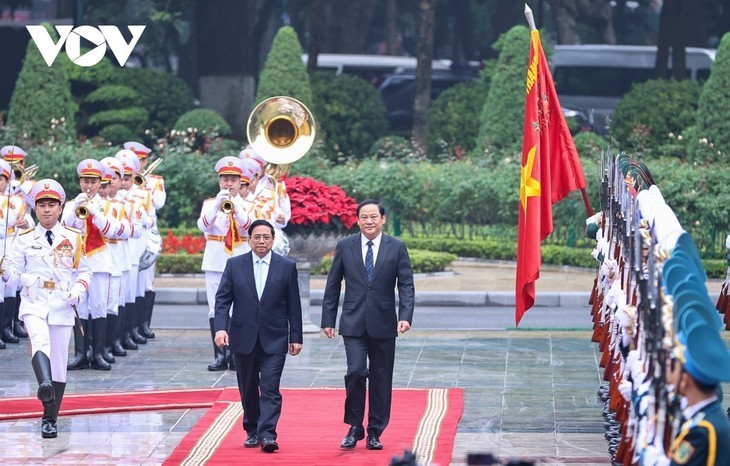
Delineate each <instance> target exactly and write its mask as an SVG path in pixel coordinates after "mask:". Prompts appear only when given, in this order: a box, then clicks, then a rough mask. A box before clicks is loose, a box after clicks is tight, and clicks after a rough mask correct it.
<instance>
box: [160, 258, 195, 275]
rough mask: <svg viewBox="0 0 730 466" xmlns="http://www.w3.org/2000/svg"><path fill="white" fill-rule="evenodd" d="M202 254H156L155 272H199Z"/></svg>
mask: <svg viewBox="0 0 730 466" xmlns="http://www.w3.org/2000/svg"><path fill="white" fill-rule="evenodd" d="M202 266H203V255H202V254H160V255H159V256H157V264H156V268H157V270H156V271H157V273H181V274H182V273H200V268H201V267H202Z"/></svg>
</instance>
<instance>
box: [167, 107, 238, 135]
mask: <svg viewBox="0 0 730 466" xmlns="http://www.w3.org/2000/svg"><path fill="white" fill-rule="evenodd" d="M172 128H173V129H174V130H176V131H187V129H188V128H193V129H196V128H197V132H198V134H199V135H201V136H204V135H205V134H211V133H213V134H215V135H216V136H223V137H225V136H228V135H230V134H231V125H229V124H228V122H226V120H225V119H224V118H223V117H222V116H220V114H219V113H218V112H216V111H215V110H212V109H210V108H195V109H193V110H188V111H187V112H185V113H183V114H182V115H181V116H180V118H178V119H177V121H176V122H175V125H174V126H173V127H172Z"/></svg>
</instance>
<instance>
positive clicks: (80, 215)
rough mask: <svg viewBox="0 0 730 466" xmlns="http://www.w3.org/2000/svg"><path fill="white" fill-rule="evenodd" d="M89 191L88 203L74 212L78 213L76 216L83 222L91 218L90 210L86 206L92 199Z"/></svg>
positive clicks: (87, 194)
mask: <svg viewBox="0 0 730 466" xmlns="http://www.w3.org/2000/svg"><path fill="white" fill-rule="evenodd" d="M89 191H90V190H86V197H87V199H86V202H84V203H83V204H82V205H80V206H78V207H76V210H75V211H74V212H75V213H76V216H77V217H78V218H80V219H81V220H86V217H88V216H89V208H88V207H87V206H86V204H88V203H89V201H90V200H91V198H90V197H89Z"/></svg>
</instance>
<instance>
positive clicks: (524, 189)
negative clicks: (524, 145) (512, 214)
mask: <svg viewBox="0 0 730 466" xmlns="http://www.w3.org/2000/svg"><path fill="white" fill-rule="evenodd" d="M536 150H537V146H532V148H531V149H530V151H529V152H528V153H527V164H526V165H523V166H522V170H521V172H520V203H521V204H522V210H523V211H524V212H525V215H527V198H528V197H535V196H540V193H541V192H542V188H541V187H540V182H539V181H537V180H536V179H535V178H533V177H532V167H533V165H534V164H535V152H536Z"/></svg>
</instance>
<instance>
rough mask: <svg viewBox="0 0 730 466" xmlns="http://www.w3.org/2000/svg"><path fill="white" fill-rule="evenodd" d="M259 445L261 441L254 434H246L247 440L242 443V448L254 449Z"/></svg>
mask: <svg viewBox="0 0 730 466" xmlns="http://www.w3.org/2000/svg"><path fill="white" fill-rule="evenodd" d="M259 445H261V440H259V437H258V435H256V434H248V438H247V439H246V441H245V442H243V446H244V447H246V448H256V447H258V446H259Z"/></svg>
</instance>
